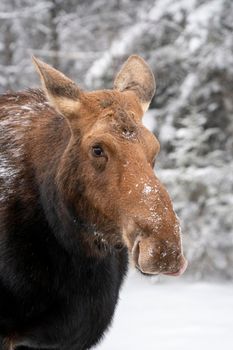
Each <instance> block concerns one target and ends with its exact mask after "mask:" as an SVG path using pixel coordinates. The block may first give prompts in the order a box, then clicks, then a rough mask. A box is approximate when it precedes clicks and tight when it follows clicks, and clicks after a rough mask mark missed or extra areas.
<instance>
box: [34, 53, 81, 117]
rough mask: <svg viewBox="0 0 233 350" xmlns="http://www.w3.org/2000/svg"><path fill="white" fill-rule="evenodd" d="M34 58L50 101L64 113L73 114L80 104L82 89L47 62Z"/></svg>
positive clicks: (66, 114)
mask: <svg viewBox="0 0 233 350" xmlns="http://www.w3.org/2000/svg"><path fill="white" fill-rule="evenodd" d="M32 59H33V63H34V64H35V66H36V70H37V71H38V73H39V75H40V78H41V81H42V85H43V89H44V91H45V93H46V95H47V97H48V100H49V102H50V103H51V104H52V106H53V107H54V108H55V109H56V110H57V111H58V112H60V113H62V114H63V115H65V116H67V117H68V116H70V115H73V114H74V113H75V111H77V109H78V107H79V105H80V102H79V100H80V95H81V91H80V89H79V88H78V86H77V85H76V84H75V83H74V82H73V81H72V80H70V79H69V78H68V77H66V76H65V75H64V74H63V73H61V72H59V71H58V70H56V69H55V68H53V67H51V66H50V65H48V64H47V63H45V62H43V61H41V60H39V59H38V58H35V57H34V56H33V58H32Z"/></svg>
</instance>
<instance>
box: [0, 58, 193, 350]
mask: <svg viewBox="0 0 233 350" xmlns="http://www.w3.org/2000/svg"><path fill="white" fill-rule="evenodd" d="M33 60H34V64H35V66H36V69H37V71H38V73H39V75H40V78H41V82H42V86H43V89H28V90H25V91H21V92H17V93H15V92H7V93H5V94H3V95H1V97H0V349H1V350H13V349H17V350H26V349H31V350H32V349H46V350H52V349H55V350H86V349H90V348H91V347H92V346H94V345H95V344H97V343H98V341H99V340H100V339H101V337H102V336H103V334H104V332H105V331H106V329H107V328H108V327H109V325H110V323H111V320H112V317H113V314H114V310H115V307H116V304H117V300H118V295H119V290H120V287H121V285H122V282H123V280H124V276H125V275H126V272H127V268H128V260H129V258H130V260H131V261H132V262H133V264H134V265H135V267H136V268H137V269H138V270H140V271H141V272H142V273H143V274H146V275H151V274H166V275H171V276H178V275H181V274H182V273H183V272H184V271H185V269H186V266H187V262H186V259H185V257H184V255H183V250H182V242H181V232H180V224H179V219H178V218H177V216H176V214H175V212H174V210H173V206H172V202H171V200H170V197H169V195H168V193H167V191H166V189H165V187H164V186H163V185H162V184H161V182H160V181H159V179H158V178H157V177H156V175H155V173H154V170H153V167H154V162H155V159H156V156H157V154H158V152H159V142H158V140H157V139H156V137H155V136H154V135H153V134H152V133H151V132H150V131H149V130H147V129H146V128H145V127H144V126H143V125H142V123H141V120H142V116H143V114H144V113H145V112H146V110H147V109H148V106H149V104H150V101H151V99H152V97H153V95H154V93H155V79H154V76H153V74H152V72H151V69H150V68H149V66H148V65H147V63H146V62H145V61H144V60H143V59H142V58H141V57H139V56H137V55H132V56H130V57H129V58H128V60H127V61H126V62H125V63H124V65H123V66H122V68H121V70H120V72H119V73H118V74H117V76H116V79H115V82H114V88H113V89H112V90H110V89H109V90H99V91H83V90H81V89H80V88H79V87H78V85H76V83H74V82H73V81H72V80H70V79H69V78H68V77H67V76H65V75H64V74H63V73H61V72H59V71H58V70H56V69H55V68H52V67H51V66H50V65H48V64H46V63H44V62H42V61H41V60H39V59H37V58H33Z"/></svg>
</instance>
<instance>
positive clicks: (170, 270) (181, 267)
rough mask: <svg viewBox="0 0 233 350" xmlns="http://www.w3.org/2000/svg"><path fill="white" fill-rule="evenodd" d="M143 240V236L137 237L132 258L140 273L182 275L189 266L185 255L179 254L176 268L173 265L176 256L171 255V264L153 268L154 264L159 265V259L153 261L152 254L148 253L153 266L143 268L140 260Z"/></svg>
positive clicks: (148, 274) (146, 274) (147, 274)
mask: <svg viewBox="0 0 233 350" xmlns="http://www.w3.org/2000/svg"><path fill="white" fill-rule="evenodd" d="M141 242H143V240H142V239H141V237H137V238H136V240H135V242H134V245H133V248H132V252H131V254H132V258H133V262H134V264H135V267H136V268H137V270H139V271H140V273H142V274H143V275H145V276H152V275H153V276H154V275H160V274H162V275H166V276H174V277H175V276H181V275H182V274H183V273H184V272H185V270H186V268H187V266H188V262H187V260H186V259H185V257H184V256H183V255H178V256H179V261H177V262H176V266H177V267H176V268H175V269H174V267H173V265H174V258H173V257H171V260H172V263H171V264H170V266H169V263H168V264H167V265H166V266H165V267H163V268H162V269H161V270H160V269H159V270H158V269H156V268H153V265H155V266H156V265H158V261H156V260H155V261H153V260H152V259H151V256H150V255H148V260H150V266H151V267H149V268H148V267H147V268H146V269H145V268H143V267H142V266H140V263H139V260H140V243H141ZM167 258H169V255H167Z"/></svg>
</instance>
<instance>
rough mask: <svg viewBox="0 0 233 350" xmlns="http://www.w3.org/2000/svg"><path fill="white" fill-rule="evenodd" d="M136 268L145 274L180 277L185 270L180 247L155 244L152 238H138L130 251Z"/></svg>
mask: <svg viewBox="0 0 233 350" xmlns="http://www.w3.org/2000/svg"><path fill="white" fill-rule="evenodd" d="M132 256H133V260H134V263H135V265H136V267H137V268H138V269H139V270H140V271H141V272H143V273H145V274H150V275H153V274H154V275H155V274H164V275H169V276H180V275H182V274H183V273H184V272H185V270H186V268H187V265H188V263H187V260H186V258H185V257H184V255H183V253H182V248H181V245H177V246H176V245H175V244H174V243H169V242H165V243H164V241H162V242H155V241H154V239H153V238H151V237H147V238H143V237H142V238H138V239H137V240H136V241H135V244H134V246H133V250H132Z"/></svg>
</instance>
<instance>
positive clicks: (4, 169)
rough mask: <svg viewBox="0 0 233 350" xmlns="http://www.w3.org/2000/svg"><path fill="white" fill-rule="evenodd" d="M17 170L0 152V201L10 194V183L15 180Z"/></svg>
mask: <svg viewBox="0 0 233 350" xmlns="http://www.w3.org/2000/svg"><path fill="white" fill-rule="evenodd" d="M18 173H19V171H18V170H17V169H16V168H15V167H14V166H13V165H12V164H11V163H10V162H9V160H8V159H7V157H6V156H5V155H4V154H0V184H1V183H2V184H3V185H2V186H1V192H0V201H4V200H5V199H7V197H8V196H9V195H10V194H12V188H13V187H12V183H13V181H15V179H16V177H17V175H18Z"/></svg>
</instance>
